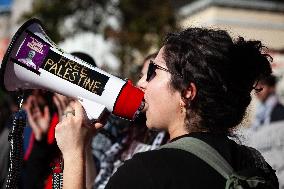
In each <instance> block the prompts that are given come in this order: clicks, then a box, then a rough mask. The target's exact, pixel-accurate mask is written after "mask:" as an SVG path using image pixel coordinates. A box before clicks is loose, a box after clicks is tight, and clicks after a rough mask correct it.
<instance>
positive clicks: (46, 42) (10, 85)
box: [0, 19, 144, 120]
mask: <svg viewBox="0 0 284 189" xmlns="http://www.w3.org/2000/svg"><path fill="white" fill-rule="evenodd" d="M94 48H96V47H94ZM0 74H1V75H0V82H1V84H2V87H3V88H4V89H6V90H8V91H18V90H24V89H35V88H38V89H46V90H49V91H53V92H57V93H60V94H63V95H65V96H69V97H73V98H76V99H78V100H79V101H80V102H81V104H82V106H83V107H84V109H85V111H86V113H87V116H88V118H89V119H90V120H96V119H98V118H99V117H100V115H101V114H102V112H104V111H106V110H108V111H109V112H112V113H114V114H115V115H117V116H120V117H123V118H126V119H133V118H134V117H135V116H136V115H137V113H138V112H139V111H140V110H141V109H142V108H143V106H144V104H143V96H144V93H143V92H142V91H141V90H140V89H138V88H136V87H135V86H133V85H132V84H131V83H130V82H128V81H124V80H122V79H120V78H117V77H115V76H113V75H111V74H109V73H107V72H105V71H103V70H100V69H98V68H97V67H94V66H92V65H90V64H88V63H87V62H84V61H82V60H80V59H79V58H77V57H74V56H72V55H71V54H67V53H65V52H64V51H63V50H61V49H59V48H58V47H57V46H56V45H55V44H54V43H53V42H52V41H51V40H50V39H49V37H48V36H47V35H46V33H45V32H44V30H43V26H42V24H41V22H40V21H39V20H37V19H31V20H29V21H27V22H26V23H24V24H23V25H22V26H21V27H20V29H19V30H18V31H17V32H16V34H15V35H14V37H13V39H12V41H11V43H10V45H9V47H8V50H7V52H6V54H5V56H4V59H3V62H2V64H1V73H0Z"/></svg>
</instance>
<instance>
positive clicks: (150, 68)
mask: <svg viewBox="0 0 284 189" xmlns="http://www.w3.org/2000/svg"><path fill="white" fill-rule="evenodd" d="M153 77H155V64H154V63H153V62H150V64H149V66H148V71H147V78H146V81H148V82H149V81H151V79H153Z"/></svg>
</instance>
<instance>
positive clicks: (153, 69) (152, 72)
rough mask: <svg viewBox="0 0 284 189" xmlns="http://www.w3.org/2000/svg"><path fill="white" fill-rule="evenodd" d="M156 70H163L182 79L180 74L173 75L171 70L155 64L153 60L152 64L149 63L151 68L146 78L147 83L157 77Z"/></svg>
mask: <svg viewBox="0 0 284 189" xmlns="http://www.w3.org/2000/svg"><path fill="white" fill-rule="evenodd" d="M156 69H159V70H163V71H166V72H169V73H171V74H173V75H178V76H179V77H182V76H181V75H179V74H175V73H172V72H171V71H170V70H168V69H166V68H163V67H162V66H159V65H157V64H155V63H154V61H153V60H150V63H149V66H148V71H147V77H146V81H147V82H149V81H151V80H152V79H153V78H154V77H155V76H156Z"/></svg>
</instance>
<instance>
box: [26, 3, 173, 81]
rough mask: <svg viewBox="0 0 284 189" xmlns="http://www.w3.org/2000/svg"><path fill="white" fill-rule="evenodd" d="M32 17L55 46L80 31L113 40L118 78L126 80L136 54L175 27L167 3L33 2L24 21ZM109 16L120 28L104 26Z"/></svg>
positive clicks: (157, 43) (154, 45)
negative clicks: (119, 67)
mask: <svg viewBox="0 0 284 189" xmlns="http://www.w3.org/2000/svg"><path fill="white" fill-rule="evenodd" d="M34 16H35V17H38V18H39V19H40V20H42V22H43V23H44V25H45V26H46V28H47V30H48V31H49V32H48V35H50V37H51V39H52V40H54V42H55V43H57V42H59V41H62V40H64V39H65V38H66V37H68V36H70V35H74V34H75V33H77V32H81V31H91V32H94V33H102V34H103V35H104V36H105V37H106V38H112V39H115V40H116V41H117V44H118V45H119V48H118V51H117V56H119V58H120V59H121V62H122V65H121V70H120V71H121V75H122V77H128V78H132V77H133V74H134V73H135V72H133V69H134V70H135V68H137V66H133V65H134V64H133V62H134V61H135V60H136V59H137V57H136V56H137V54H138V55H140V56H145V55H146V54H147V53H148V52H149V49H150V48H151V47H157V46H160V44H161V42H162V39H163V37H164V34H165V33H167V32H169V31H171V30H174V29H176V28H177V24H176V19H175V13H174V10H173V8H172V4H171V1H170V0H151V1H145V0H135V1H134V0H56V1H44V0H36V1H34V3H33V8H32V11H31V12H29V13H26V14H25V15H24V18H30V17H34ZM110 17H115V18H116V19H117V21H118V22H119V25H120V27H119V28H113V27H112V26H111V25H109V24H107V23H106V22H107V21H108V18H110ZM70 23H71V24H70ZM68 25H69V26H68ZM70 26H71V27H70Z"/></svg>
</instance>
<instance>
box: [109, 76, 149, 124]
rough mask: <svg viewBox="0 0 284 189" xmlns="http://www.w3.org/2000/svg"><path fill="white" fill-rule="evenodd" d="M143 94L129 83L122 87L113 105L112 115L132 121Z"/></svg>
mask: <svg viewBox="0 0 284 189" xmlns="http://www.w3.org/2000/svg"><path fill="white" fill-rule="evenodd" d="M143 97H144V93H143V91H141V90H140V89H139V88H137V87H135V86H133V85H132V83H131V82H130V81H128V82H126V84H125V85H124V86H123V87H122V89H121V91H120V94H119V95H118V97H117V100H116V102H115V105H114V109H113V113H114V114H115V115H117V116H120V117H123V118H127V119H130V120H132V119H133V118H134V117H135V114H136V112H137V111H138V109H139V108H140V106H141V103H142V101H143Z"/></svg>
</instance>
